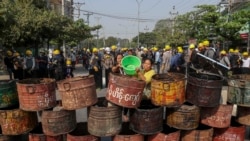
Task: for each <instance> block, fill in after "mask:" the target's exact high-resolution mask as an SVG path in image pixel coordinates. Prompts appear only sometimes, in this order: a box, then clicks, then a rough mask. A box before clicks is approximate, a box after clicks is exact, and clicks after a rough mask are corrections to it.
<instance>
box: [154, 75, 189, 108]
mask: <svg viewBox="0 0 250 141" xmlns="http://www.w3.org/2000/svg"><path fill="white" fill-rule="evenodd" d="M151 101H152V103H153V104H154V105H157V106H167V107H176V106H180V105H182V104H183V103H184V102H185V75H183V74H180V73H167V74H156V75H154V76H153V77H152V81H151Z"/></svg>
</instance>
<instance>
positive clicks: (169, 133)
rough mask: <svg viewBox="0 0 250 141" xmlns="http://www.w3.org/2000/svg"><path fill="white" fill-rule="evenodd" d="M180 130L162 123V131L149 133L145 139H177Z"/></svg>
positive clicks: (178, 138)
mask: <svg viewBox="0 0 250 141" xmlns="http://www.w3.org/2000/svg"><path fill="white" fill-rule="evenodd" d="M180 135H181V131H180V130H178V129H175V128H172V127H169V126H167V125H166V124H163V131H162V132H160V133H156V134H154V135H149V136H148V140H147V141H179V140H180Z"/></svg>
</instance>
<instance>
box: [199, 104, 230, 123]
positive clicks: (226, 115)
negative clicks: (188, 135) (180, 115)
mask: <svg viewBox="0 0 250 141" xmlns="http://www.w3.org/2000/svg"><path fill="white" fill-rule="evenodd" d="M232 111H233V105H219V106H217V107H201V108H200V113H201V114H200V115H201V123H202V124H205V125H208V126H211V127H216V128H227V127H229V126H230V123H231V116H232Z"/></svg>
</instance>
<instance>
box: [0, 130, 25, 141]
mask: <svg viewBox="0 0 250 141" xmlns="http://www.w3.org/2000/svg"><path fill="white" fill-rule="evenodd" d="M20 138H21V135H17V136H7V135H3V134H2V130H1V129H0V141H18V140H20Z"/></svg>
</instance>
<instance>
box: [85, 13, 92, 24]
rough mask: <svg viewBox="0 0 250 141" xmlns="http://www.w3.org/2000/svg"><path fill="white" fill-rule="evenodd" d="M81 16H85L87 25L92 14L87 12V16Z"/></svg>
mask: <svg viewBox="0 0 250 141" xmlns="http://www.w3.org/2000/svg"><path fill="white" fill-rule="evenodd" d="M83 15H86V16H87V22H86V23H87V24H88V25H89V17H90V16H91V15H93V13H91V12H88V13H87V14H83Z"/></svg>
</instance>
